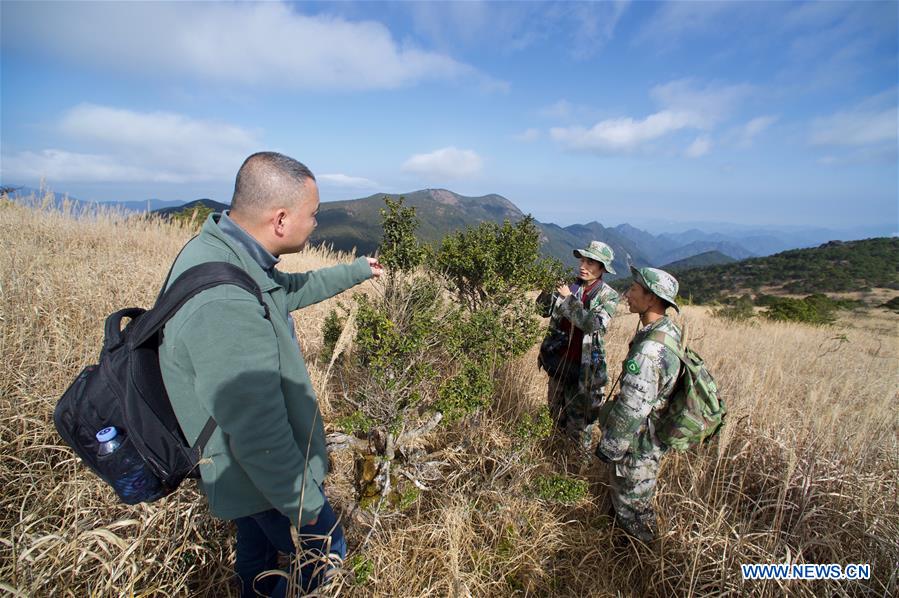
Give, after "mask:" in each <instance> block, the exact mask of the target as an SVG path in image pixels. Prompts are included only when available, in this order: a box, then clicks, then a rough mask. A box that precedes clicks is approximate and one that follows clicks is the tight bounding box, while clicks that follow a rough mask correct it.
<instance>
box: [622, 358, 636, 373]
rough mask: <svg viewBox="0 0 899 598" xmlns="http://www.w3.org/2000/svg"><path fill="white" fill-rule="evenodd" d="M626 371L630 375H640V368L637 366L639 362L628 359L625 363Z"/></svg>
mask: <svg viewBox="0 0 899 598" xmlns="http://www.w3.org/2000/svg"><path fill="white" fill-rule="evenodd" d="M624 369H625V370H627V373H628V374H634V375H636V374H639V373H640V366H639V365H637V362H636V361H635V360H633V359H628V360H627V361H625V362H624Z"/></svg>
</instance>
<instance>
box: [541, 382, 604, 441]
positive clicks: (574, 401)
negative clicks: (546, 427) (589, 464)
mask: <svg viewBox="0 0 899 598" xmlns="http://www.w3.org/2000/svg"><path fill="white" fill-rule="evenodd" d="M546 399H547V403H548V404H549V413H550V415H551V416H552V418H553V421H554V422H555V424H556V427H557V428H558V429H559V430H561V431H562V432H563V433H564V434H565V435H566V436H567V437H568V438H570V439H571V440H572V441H574V442H575V443H576V444H577V445H578V447H580V448H581V449H583V450H584V451H585V452H586V453H587V455H588V456H589V455H592V454H593V453H592V451H591V445H592V443H593V430H594V428H596V426H597V423H596V418H597V416H598V415H599V407H600V405H602V399H603V395H602V391H600V392H599V393H595V396H594V397H591V396H589V395H588V394H587V393H583V392H580V390H579V387H578V385H577V384H564V383H562V382H560V381H558V380H556V379H555V378H552V377H550V379H549V385H548V387H547V396H546Z"/></svg>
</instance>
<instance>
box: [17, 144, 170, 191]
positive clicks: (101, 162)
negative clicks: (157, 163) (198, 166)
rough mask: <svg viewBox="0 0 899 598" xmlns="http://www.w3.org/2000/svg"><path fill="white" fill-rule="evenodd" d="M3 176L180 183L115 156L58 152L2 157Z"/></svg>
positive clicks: (31, 178) (50, 151) (38, 178)
mask: <svg viewBox="0 0 899 598" xmlns="http://www.w3.org/2000/svg"><path fill="white" fill-rule="evenodd" d="M3 176H4V178H9V179H17V180H23V181H35V180H40V179H46V180H50V181H65V182H135V181H140V182H158V183H178V182H183V181H182V180H181V179H180V178H178V177H174V176H173V175H171V173H166V172H154V171H152V170H148V169H146V168H141V167H140V166H135V165H133V164H126V163H124V162H123V161H122V160H121V158H119V157H117V156H111V155H106V154H86V153H78V152H69V151H66V150H60V149H46V150H42V151H39V152H32V151H25V152H20V153H18V154H12V155H8V156H4V158H3Z"/></svg>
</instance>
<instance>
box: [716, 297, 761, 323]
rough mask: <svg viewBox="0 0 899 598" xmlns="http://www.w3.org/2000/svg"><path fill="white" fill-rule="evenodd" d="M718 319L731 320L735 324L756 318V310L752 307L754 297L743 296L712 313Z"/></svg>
mask: <svg viewBox="0 0 899 598" xmlns="http://www.w3.org/2000/svg"><path fill="white" fill-rule="evenodd" d="M712 315H713V316H715V317H716V318H722V319H725V320H731V321H735V322H745V321H746V320H749V319H751V318H753V317H754V316H755V309H753V305H752V297H750V296H749V295H743V296H742V297H739V298H738V299H734V300H733V301H731V302H730V304H729V305H724V306H722V307H719V308H718V309H716V310H714V311H713V312H712Z"/></svg>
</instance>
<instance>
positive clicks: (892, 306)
mask: <svg viewBox="0 0 899 598" xmlns="http://www.w3.org/2000/svg"><path fill="white" fill-rule="evenodd" d="M880 307H885V308H887V309H889V310H891V311H894V312H896V313H899V295H897V296H896V297H893V298H892V299H890V300H889V301H887V302H886V303H882V304H881V305H880Z"/></svg>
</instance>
